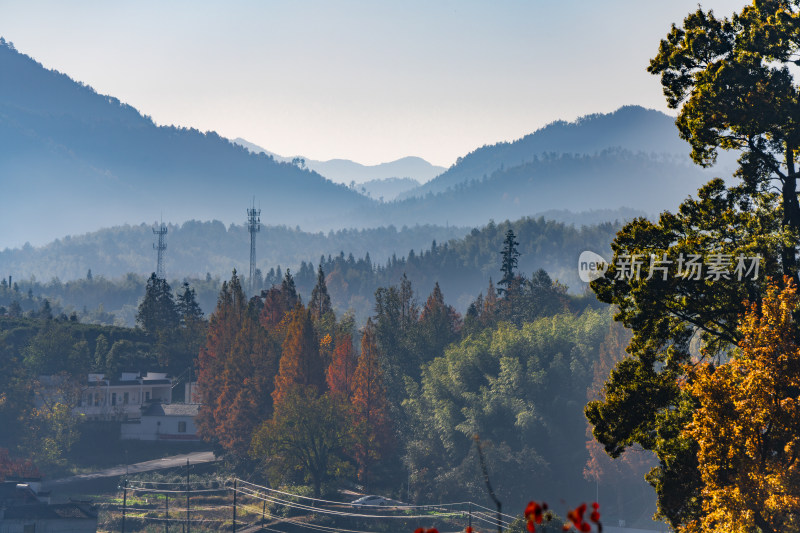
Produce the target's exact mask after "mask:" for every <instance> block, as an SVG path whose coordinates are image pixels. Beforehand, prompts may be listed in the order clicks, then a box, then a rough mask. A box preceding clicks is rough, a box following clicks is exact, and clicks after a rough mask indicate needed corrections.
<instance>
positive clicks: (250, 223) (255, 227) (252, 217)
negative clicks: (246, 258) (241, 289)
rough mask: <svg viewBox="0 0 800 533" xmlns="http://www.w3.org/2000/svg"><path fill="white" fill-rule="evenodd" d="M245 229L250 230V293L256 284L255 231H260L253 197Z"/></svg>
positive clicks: (258, 216) (257, 212)
mask: <svg viewBox="0 0 800 533" xmlns="http://www.w3.org/2000/svg"><path fill="white" fill-rule="evenodd" d="M247 231H249V232H250V280H249V284H250V294H251V295H252V294H255V292H256V286H255V279H256V233H258V232H259V231H261V209H256V201H255V198H253V207H252V208H250V209H248V210H247Z"/></svg>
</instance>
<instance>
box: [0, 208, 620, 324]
mask: <svg viewBox="0 0 800 533" xmlns="http://www.w3.org/2000/svg"><path fill="white" fill-rule="evenodd" d="M205 226H206V225H204V224H200V223H187V224H184V226H182V227H181V228H180V229H178V228H175V233H174V240H171V241H169V242H170V244H169V246H170V247H169V248H168V250H167V253H168V254H173V255H167V257H168V258H171V257H174V256H175V255H178V257H180V258H182V260H183V261H186V262H187V264H192V262H194V263H193V264H194V265H195V268H196V267H197V265H200V266H204V265H210V266H216V267H217V268H218V269H215V270H213V271H212V272H213V274H211V273H210V272H209V271H208V270H207V271H206V272H202V270H201V271H200V272H197V273H187V274H185V275H183V276H176V275H174V274H171V272H174V270H172V269H171V267H170V265H172V264H173V263H171V262H170V261H177V260H176V259H170V261H168V262H167V277H168V279H170V280H171V283H172V285H174V286H176V287H177V286H179V285H180V283H182V281H184V280H186V281H189V282H190V283H191V285H192V286H193V287H194V288H195V290H196V291H197V300H198V302H199V303H200V305H201V307H202V309H203V310H204V311H205V312H206V313H210V312H211V310H212V309H213V307H214V305H215V304H216V294H217V292H218V291H219V288H220V283H221V281H220V280H221V279H224V276H225V274H224V273H225V272H229V271H230V270H232V269H233V267H236V266H238V267H240V268H239V272H244V271H246V268H245V267H246V266H247V262H246V257H243V256H244V253H242V252H244V251H246V250H248V248H247V243H248V241H247V239H248V238H249V235H248V234H247V233H246V230H245V229H244V228H241V227H239V228H235V229H233V228H232V229H229V230H227V231H226V230H225V228H224V226H222V224H220V223H216V224H210V227H211V229H213V230H214V231H212V232H209V231H207V230H208V228H205ZM619 227H620V223H615V224H612V223H607V224H599V225H595V226H583V227H581V228H575V227H573V226H569V225H565V224H562V223H558V222H553V221H547V220H545V219H543V218H538V219H532V218H524V219H520V220H517V221H515V222H513V223H511V222H503V223H499V224H495V223H494V222H491V223H489V224H488V225H486V226H485V227H483V228H475V229H473V230H472V231H471V232H469V234H468V235H466V236H464V237H462V238H451V239H449V240H446V239H442V240H440V241H436V240H434V241H433V242H428V243H427V244H426V245H424V246H422V245H420V246H419V247H413V248H409V249H408V252H407V253H406V254H404V255H400V256H398V255H395V254H392V255H391V256H389V257H388V258H383V259H379V257H380V256H378V255H376V254H375V253H374V252H373V250H374V249H375V248H378V249H381V248H380V247H378V246H376V244H377V242H378V241H380V240H381V239H382V240H383V241H384V242H383V245H382V246H394V247H400V246H404V245H406V244H407V243H409V242H411V243H418V242H419V240H420V239H422V238H425V236H426V235H427V234H428V233H427V232H426V231H425V229H424V228H412V229H407V230H402V231H400V232H397V231H395V230H394V229H392V228H389V229H382V230H364V231H360V232H355V231H354V232H338V233H336V234H332V235H329V236H327V237H325V236H323V235H321V234H319V235H310V234H304V233H301V232H296V231H294V230H290V229H287V228H273V229H272V230H274V232H271V231H266V232H264V233H262V234H260V235H259V239H262V240H259V249H265V248H266V250H267V251H265V252H264V253H265V254H268V253H270V250H273V249H276V248H283V250H284V253H293V254H294V255H292V256H291V257H292V262H291V263H283V264H271V265H270V263H268V262H267V261H268V260H262V261H260V262H259V264H260V265H262V267H261V268H260V269H259V271H258V272H257V274H256V276H257V278H256V280H255V290H256V291H258V290H261V289H268V288H269V287H271V286H272V285H273V284H275V283H280V281H281V279H282V277H283V276H284V274H285V272H286V271H287V269H289V270H291V272H292V275H293V277H294V279H295V282H296V284H297V288H298V291H299V294H300V295H301V297H302V298H303V299H304V301H308V299H309V298H310V295H311V290H312V288H313V286H314V284H315V283H316V282H317V269H318V267H319V266H322V269H323V271H324V273H325V276H326V279H327V280H328V286H329V290H330V294H331V298H332V302H333V306H334V308H335V309H336V310H337V312H344V311H346V310H348V309H353V310H354V311H355V312H356V315H357V317H358V318H359V320H364V319H366V317H367V316H368V315H369V313H370V312H371V310H372V304H371V301H372V298H373V296H374V293H375V290H376V289H377V288H378V287H381V286H387V285H391V284H394V283H397V282H398V281H399V280H400V279H401V278H402V277H403V275H405V276H407V278H408V279H409V280H411V281H412V282H413V283H414V285H415V286H417V287H418V288H419V290H422V291H430V290H432V289H433V286H434V284H435V283H436V282H438V283H439V285H440V286H441V288H442V290H443V291H444V293H445V295H446V296H447V298H448V300H449V301H451V302H453V305H454V306H455V307H456V308H457V309H458V310H459V311H461V312H463V311H465V310H466V308H467V306H468V305H469V303H470V302H471V301H472V300H473V299H474V298H475V297H476V296H477V295H478V293H479V292H481V291H485V290H486V288H487V287H488V284H489V279H490V278H492V277H494V278H495V281H497V279H496V272H497V269H498V267H499V255H498V252H497V250H498V249H500V247H501V244H502V240H503V236H504V234H505V232H506V231H507V230H508V229H509V228H511V229H513V230H514V231H515V233H516V234H517V235H518V236H519V237H518V240H519V242H520V245H519V251H520V253H521V255H520V257H519V267H520V269H521V271H522V272H526V273H530V272H533V271H535V270H538V269H540V268H541V269H544V270H546V271H547V272H548V273H550V275H551V276H552V277H553V278H556V279H558V280H560V281H561V282H562V283H565V284H566V285H567V286H568V287H569V288H570V290H571V291H572V292H574V293H580V292H582V291H583V290H584V289H585V287H584V284H582V283H581V282H580V280H578V277H577V260H578V256H579V255H580V253H581V252H583V251H584V250H593V251H595V252H597V253H600V254H609V253H610V249H609V247H608V243H609V242H611V240H612V239H613V237H614V234H615V233H616V231H617V229H618V228H619ZM198 229H203V231H200V232H197V233H195V230H198ZM439 229H440V230H441V231H442V233H441V234H442V235H444V236H447V235H448V232H449V234H451V235H452V234H454V233H455V234H458V233H461V232H463V230H457V229H455V228H451V229H450V230H446V231H445V230H444V229H442V228H439ZM209 234H211V235H214V234H216V235H217V237H218V238H217V239H208V238H207V237H206V236H207V235H209ZM265 234H266V235H265ZM169 235H171V236H172V235H173V234H172V233H170V234H169ZM268 235H272V237H271V238H269V237H268V238H266V239H265V238H263V237H265V236H268ZM231 236H235V237H236V238H237V239H238V240H239V243H238V250H235V251H231V248H232V247H233V245H232V244H231V243H230V242H229V241H230V240H233V239H232V238H231ZM134 237H135V239H136V240H134V241H133V242H135V243H137V244H138V246H139V247H140V248H139V249H140V250H141V252H140V253H141V255H140V256H138V258H137V256H134V255H133V254H132V253H131V251H130V250H131V249H133V246H132V245H131V244H129V243H130V242H131V239H133V238H134ZM151 239H152V232H151V230H150V227H149V226H142V227H137V228H127V229H119V230H118V231H111V230H106V231H103V232H99V233H97V234H95V235H94V236H93V239H92V240H90V241H88V242H86V241H82V240H79V239H75V241H77V242H72V241H73V240H72V239H70V240H65V241H61V242H60V243H57V244H58V245H57V246H56V244H54V245H52V246H53V249H50V250H48V249H45V250H36V249H31V250H28V251H26V250H23V252H25V253H27V254H28V257H25V261H26V262H25V263H21V265H25V264H37V262H38V263H40V264H42V265H48V264H50V262H52V263H53V264H55V263H57V258H58V257H61V258H62V259H61V260H62V262H63V264H64V265H72V267H73V268H75V269H77V272H81V273H82V274H81V276H80V278H78V279H73V280H64V281H62V280H60V279H58V278H50V279H47V278H44V277H40V276H31V275H30V274H28V275H26V273H25V271H22V273H17V271H14V273H13V274H12V273H8V274H6V273H2V272H0V275H2V276H3V277H4V278H7V277H8V275H11V276H12V284H13V285H14V286H16V288H14V286H12V287H7V286H6V288H5V290H2V288H0V305H4V306H6V307H7V306H9V305H10V304H11V303H12V302H13V301H14V300H18V301H19V302H20V303H21V305H22V307H23V310H35V309H37V308H38V306H39V305H41V301H42V300H43V299H45V298H46V299H49V300H51V303H52V305H54V306H58V308H59V309H61V308H64V309H65V311H66V312H67V313H68V314H69V313H70V312H72V311H76V312H77V313H78V315H79V317H80V318H81V320H87V321H99V322H104V323H114V320H115V317H116V320H117V321H118V322H119V323H122V324H127V325H133V318H134V315H135V309H136V306H137V305H138V299H139V298H141V295H142V294H144V284H145V281H146V279H147V277H148V276H147V274H146V273H147V272H148V271H150V272H152V271H153V270H154V263H155V261H154V260H155V257H154V252H153V251H152V248H150V246H149V245H150V242H151ZM178 239H180V242H183V243H185V246H186V249H181V247H179V246H178V245H177V244H175V240H178ZM141 241H144V243H145V244H144V245H142V244H141ZM265 241H266V242H265ZM99 243H102V244H103V245H104V246H105V248H97V245H98V244H99ZM348 244H349V246H348ZM214 245H218V248H217V250H218V253H219V255H214V254H212V253H210V252H209V251H212V252H213V251H214V250H215V249H214ZM128 246H130V249H129V248H127V247H128ZM339 246H341V247H342V248H344V249H342V248H339ZM314 247H317V249H318V250H322V251H321V252H319V253H318V254H317V253H314V252H311V251H309V250H311V249H314ZM345 247H346V248H345ZM373 247H375V248H373ZM337 248H339V250H338V251H336V249H337ZM331 249H332V250H334V251H333V252H332V253H331V252H330V251H329V250H331ZM385 249H386V248H383V250H385ZM94 250H99V253H98V252H95V253H97V255H95V256H93V255H91V254H92V252H93V251H94ZM104 250H105V251H104ZM126 250H127V255H126V253H125V252H126ZM345 250H354V251H355V252H350V251H348V252H346V253H345ZM189 251H191V253H189ZM226 251H228V252H229V253H237V254H238V255H237V257H238V258H239V261H240V262H238V263H237V262H233V266H225V265H226V263H224V262H223V261H230V259H229V258H227V256H225V255H224V253H225V252H226ZM45 252H47V253H45ZM17 253H18V252H17ZM82 253H83V254H84V255H81V254H82ZM100 253H103V254H105V257H106V258H111V257H114V258H115V259H114V260H115V261H116V264H117V265H124V264H125V261H128V262H130V263H131V264H133V263H134V261H138V263H136V264H140V265H141V267H140V268H141V270H140V271H139V272H138V273H126V274H124V275H123V274H121V273H120V274H118V275H116V276H103V275H101V274H99V273H98V272H102V269H100V270H98V268H97V267H95V268H94V269H93V268H92V266H90V265H88V264H87V263H83V262H82V261H84V260H85V259H86V258H87V257H97V258H98V259H101V258H102V257H103V255H100ZM2 254H9V252H2ZM50 254H52V255H50ZM284 257H285V256H284ZM384 257H385V256H384ZM212 260H213V261H219V263H216V264H211V263H208V261H212ZM204 261H205V262H204ZM220 263H221V264H220ZM101 265H102V263H101ZM227 265H231V263H227ZM84 269H86V270H84ZM90 270H91V273H90V272H89V271H90ZM116 272H119V271H116ZM190 272H196V270H193V271H190ZM0 283H5V284H6V285H7V282H5V281H2V282H0ZM244 286H245V288H246V290H247V291H248V292H249V280H245V285H244ZM0 287H2V286H1V285H0ZM29 293H30V294H29ZM101 305H102V308H101V307H100V306H101Z"/></svg>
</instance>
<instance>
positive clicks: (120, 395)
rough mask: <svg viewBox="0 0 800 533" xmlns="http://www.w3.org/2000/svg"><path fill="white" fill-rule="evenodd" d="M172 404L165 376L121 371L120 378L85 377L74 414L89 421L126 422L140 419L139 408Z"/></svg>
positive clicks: (160, 373)
mask: <svg viewBox="0 0 800 533" xmlns="http://www.w3.org/2000/svg"><path fill="white" fill-rule="evenodd" d="M171 401H172V380H171V379H169V378H167V374H166V373H162V372H147V373H146V374H144V375H140V374H139V372H123V373H122V375H121V376H120V379H108V378H106V377H105V375H104V374H89V380H88V382H87V384H86V387H85V388H84V389H83V391H82V392H81V401H80V404H79V405H78V406H77V407H76V408H75V409H74V412H76V413H78V414H82V415H84V416H86V418H88V419H89V420H130V419H138V418H140V417H141V414H142V408H143V407H147V406H148V405H149V404H151V403H160V404H169V403H170V402H171Z"/></svg>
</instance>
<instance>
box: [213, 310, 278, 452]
mask: <svg viewBox="0 0 800 533" xmlns="http://www.w3.org/2000/svg"><path fill="white" fill-rule="evenodd" d="M277 359H278V358H277V349H276V347H275V346H274V343H273V342H271V339H270V338H269V335H268V333H267V331H266V330H265V329H264V328H262V327H261V326H260V325H259V323H258V316H257V314H256V311H255V310H254V309H250V310H248V312H247V313H245V318H244V321H243V323H242V325H241V328H240V330H239V333H238V334H237V336H236V339H235V341H234V345H233V347H232V349H231V352H230V353H229V356H228V359H227V361H226V363H225V370H224V372H223V376H222V384H223V385H222V386H223V388H222V390H221V391H220V394H219V402H218V406H217V413H216V414H215V418H216V420H217V424H218V427H217V436H218V439H219V441H220V444H222V445H223V446H224V447H225V448H227V449H229V450H232V451H234V452H235V453H236V454H237V455H239V456H241V457H244V456H246V454H247V453H248V451H249V448H250V441H251V438H252V434H253V432H254V431H255V429H256V428H257V427H258V426H259V425H260V424H261V423H262V422H263V421H264V419H265V418H267V417H269V416H270V415H271V414H272V397H271V394H272V391H273V388H274V384H275V375H276V374H277V371H278V364H277Z"/></svg>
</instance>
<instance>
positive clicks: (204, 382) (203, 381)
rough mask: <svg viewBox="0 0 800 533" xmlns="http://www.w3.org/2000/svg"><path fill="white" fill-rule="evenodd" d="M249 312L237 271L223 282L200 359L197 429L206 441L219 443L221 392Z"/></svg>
mask: <svg viewBox="0 0 800 533" xmlns="http://www.w3.org/2000/svg"><path fill="white" fill-rule="evenodd" d="M246 309H247V301H246V299H245V296H244V291H243V290H242V285H241V283H240V281H239V277H238V276H237V275H236V271H235V270H234V271H233V275H232V276H231V279H230V281H225V282H223V283H222V289H221V290H220V292H219V297H218V298H217V307H216V309H215V310H214V313H212V315H211V317H210V319H209V321H208V334H207V336H206V345H205V346H204V347H203V348H202V349H201V350H200V354H199V355H198V356H197V388H198V389H199V390H198V392H199V396H201V397H202V398H203V401H202V405H201V406H200V410H199V412H198V414H197V429H198V431H199V434H200V436H202V437H203V438H204V439H207V440H216V439H217V437H218V435H219V433H218V427H219V420H218V416H219V415H220V413H223V412H224V410H223V409H221V406H220V391H222V390H223V389H224V375H225V366H226V363H227V361H228V358H229V355H230V353H231V350H232V348H233V345H234V343H235V341H236V336H237V335H238V333H239V329H240V328H241V324H242V320H243V318H244V313H245V311H246Z"/></svg>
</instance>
